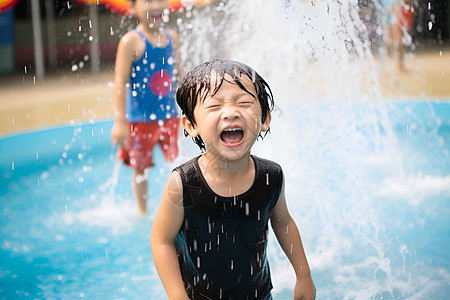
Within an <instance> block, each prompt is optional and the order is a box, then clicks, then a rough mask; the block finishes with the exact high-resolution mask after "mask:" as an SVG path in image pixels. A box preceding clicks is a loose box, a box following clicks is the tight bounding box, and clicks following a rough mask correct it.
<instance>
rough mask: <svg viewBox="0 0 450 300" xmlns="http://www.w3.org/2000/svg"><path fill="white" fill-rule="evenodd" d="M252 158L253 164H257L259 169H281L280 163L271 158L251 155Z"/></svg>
mask: <svg viewBox="0 0 450 300" xmlns="http://www.w3.org/2000/svg"><path fill="white" fill-rule="evenodd" d="M252 158H253V161H254V162H255V164H257V165H258V167H259V168H261V169H271V170H278V171H280V172H281V170H282V168H281V166H280V164H279V163H277V162H275V161H273V160H270V159H267V158H261V157H258V156H256V155H252Z"/></svg>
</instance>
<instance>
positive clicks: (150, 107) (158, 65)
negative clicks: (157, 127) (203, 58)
mask: <svg viewBox="0 0 450 300" xmlns="http://www.w3.org/2000/svg"><path fill="white" fill-rule="evenodd" d="M135 30H136V32H137V33H138V34H139V35H140V37H141V38H142V40H143V41H144V42H145V51H144V53H143V54H142V56H141V58H140V59H139V60H138V61H136V62H135V63H133V65H132V67H131V73H130V79H129V84H130V86H129V88H128V95H127V102H126V119H127V121H128V122H133V123H135V122H150V121H155V120H165V119H171V118H174V117H177V116H178V111H177V105H176V102H175V90H176V75H175V74H174V70H175V65H176V61H175V53H174V51H173V43H172V39H171V38H170V36H169V34H168V33H167V31H166V30H165V33H166V37H167V45H166V46H165V47H158V46H155V45H153V44H152V43H150V42H149V41H148V39H147V38H146V37H145V36H144V34H143V33H142V32H140V31H139V29H137V28H136V29H135Z"/></svg>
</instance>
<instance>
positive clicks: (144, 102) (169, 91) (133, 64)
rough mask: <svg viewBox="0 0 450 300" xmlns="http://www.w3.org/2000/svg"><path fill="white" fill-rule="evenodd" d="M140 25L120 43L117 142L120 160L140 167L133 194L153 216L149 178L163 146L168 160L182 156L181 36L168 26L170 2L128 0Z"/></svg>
mask: <svg viewBox="0 0 450 300" xmlns="http://www.w3.org/2000/svg"><path fill="white" fill-rule="evenodd" d="M127 3H128V7H129V12H130V13H131V14H132V15H133V16H135V17H136V18H137V19H138V21H139V23H138V26H137V27H136V28H135V29H134V30H131V31H129V32H128V33H126V34H125V35H124V36H123V37H122V38H121V39H120V41H119V45H118V48H117V54H116V64H115V73H114V115H115V122H114V125H113V128H112V132H111V141H112V143H113V144H119V146H120V147H119V151H118V158H119V159H121V160H123V162H124V163H125V164H126V165H128V166H130V167H131V168H133V169H134V174H133V183H132V184H133V192H134V194H135V197H136V199H137V202H138V207H139V211H140V212H141V213H142V214H146V212H147V178H146V174H145V173H144V170H146V169H148V168H150V167H152V166H153V161H152V152H153V148H154V146H155V145H156V144H157V143H158V144H159V145H160V146H161V149H162V152H163V153H164V156H165V158H166V159H167V160H168V161H173V160H174V159H175V158H176V157H177V155H178V146H177V139H178V126H179V118H178V112H177V108H176V103H175V90H176V76H177V73H178V74H180V70H179V69H177V66H179V57H178V55H177V48H178V36H177V34H176V33H175V32H174V31H172V30H168V29H165V28H164V26H163V14H164V11H167V9H168V5H169V4H168V0H151V1H149V0H133V1H132V0H128V1H127Z"/></svg>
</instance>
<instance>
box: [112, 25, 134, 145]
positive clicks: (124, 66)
mask: <svg viewBox="0 0 450 300" xmlns="http://www.w3.org/2000/svg"><path fill="white" fill-rule="evenodd" d="M134 48H135V47H134V42H133V40H132V36H131V35H130V34H129V33H128V34H126V35H124V37H123V38H122V39H120V41H119V45H118V46H117V53H116V61H115V67H114V89H113V103H114V119H115V122H114V125H113V128H112V131H111V142H112V144H119V145H121V146H123V147H127V146H128V144H127V141H128V131H129V129H128V122H127V120H126V117H125V102H126V94H127V87H126V84H127V83H128V80H129V77H130V72H131V65H132V63H133V57H134V55H135V50H134Z"/></svg>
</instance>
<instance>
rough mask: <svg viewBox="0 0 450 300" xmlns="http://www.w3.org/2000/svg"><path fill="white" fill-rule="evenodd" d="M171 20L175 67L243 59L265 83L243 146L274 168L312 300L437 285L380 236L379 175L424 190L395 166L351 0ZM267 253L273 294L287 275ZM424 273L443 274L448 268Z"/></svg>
mask: <svg viewBox="0 0 450 300" xmlns="http://www.w3.org/2000/svg"><path fill="white" fill-rule="evenodd" d="M189 16H192V17H191V18H189ZM178 25H179V29H180V32H181V33H180V36H181V40H182V43H181V44H182V49H181V50H182V57H183V58H185V59H184V62H185V63H186V65H187V66H188V68H187V69H190V68H191V67H192V66H194V65H197V64H198V63H200V62H202V61H205V60H208V59H211V58H214V57H228V58H231V59H235V60H239V61H242V62H245V63H247V64H248V65H250V66H252V67H253V68H254V69H255V70H257V72H258V73H260V74H261V75H262V76H263V77H264V78H265V79H266V80H267V81H268V83H269V85H270V86H271V88H272V90H273V92H274V98H275V104H276V108H275V110H274V112H273V115H272V124H271V129H272V134H271V135H269V137H268V138H267V139H266V140H265V141H264V142H259V143H257V144H256V145H255V148H254V153H255V154H257V155H260V156H262V157H267V158H271V159H273V160H275V161H277V162H279V163H280V164H281V165H282V166H283V169H284V172H285V174H286V193H287V195H286V196H287V201H288V205H289V208H290V211H291V214H292V215H293V217H294V219H295V220H296V222H297V225H298V226H299V229H300V231H301V233H302V237H303V242H304V244H305V250H306V253H307V256H308V258H309V262H310V265H311V267H312V272H313V277H314V279H315V281H316V286H317V287H318V291H319V292H318V295H319V298H320V299H322V298H323V299H367V298H374V299H393V298H394V299H395V298H399V297H410V298H411V299H420V297H421V296H420V295H423V293H426V292H424V291H430V289H432V288H430V287H429V286H430V285H434V286H436V285H439V284H442V283H436V282H433V280H432V279H429V280H425V281H424V278H423V277H424V276H421V275H411V273H416V272H417V268H418V266H417V265H414V264H410V265H408V266H407V265H406V261H407V260H408V261H409V260H410V259H411V252H412V249H409V247H408V246H407V245H406V244H405V243H403V242H401V241H396V240H394V241H393V240H391V239H390V238H388V237H387V232H386V231H387V230H388V229H387V228H388V225H387V224H386V223H384V222H386V216H385V215H384V214H386V215H387V214H392V212H389V211H387V210H385V209H384V208H385V207H386V206H387V205H388V202H387V201H388V200H386V198H385V197H386V194H389V193H390V194H391V195H392V194H394V193H393V192H395V187H392V186H391V188H389V186H387V187H386V183H387V182H391V183H392V182H393V181H392V179H394V178H405V177H406V178H412V179H411V180H412V181H414V179H417V181H415V183H414V184H406V186H408V187H409V188H411V187H412V186H414V185H424V186H425V187H424V189H425V190H427V191H428V192H429V191H430V188H429V184H427V183H426V180H425V178H424V176H422V175H421V174H412V175H411V174H406V171H405V169H404V165H407V164H408V163H409V162H408V161H405V155H404V154H402V153H401V151H400V150H399V149H398V141H397V138H396V136H395V133H394V130H393V125H392V124H391V121H390V113H391V112H390V108H389V107H388V106H387V105H386V103H383V102H382V101H380V100H382V99H381V96H380V91H379V86H378V80H377V75H376V66H375V59H374V57H373V55H372V53H371V50H370V45H369V41H368V35H367V32H366V28H365V25H364V23H363V22H362V21H361V20H360V17H359V14H358V1H357V0H344V1H334V0H324V1H284V2H283V1H271V0H261V1H251V0H239V1H234V0H233V1H232V0H230V1H224V2H222V3H220V4H218V5H217V6H210V7H207V8H204V9H198V10H195V9H194V10H192V12H191V11H190V14H189V15H188V19H187V20H186V21H185V23H183V22H178ZM434 179H435V180H433V179H431V180H432V181H433V183H432V184H431V185H438V186H439V187H438V192H437V193H444V195H447V196H448V194H447V192H445V191H446V190H447V189H446V188H445V183H446V182H447V181H448V178H447V177H445V178H440V177H438V178H434ZM411 180H410V182H411ZM397 182H398V179H397ZM394 183H395V181H394ZM394 183H393V184H394ZM397 186H398V185H397ZM385 189H387V190H388V191H386V190H385ZM383 190H384V191H383ZM380 191H383V192H380ZM425 193H426V192H425ZM403 196H404V195H403ZM400 198H401V196H400ZM388 199H389V198H388ZM406 199H408V198H406ZM396 200H398V199H396ZM406 201H407V203H408V201H409V200H406ZM397 205H401V204H399V203H395V204H393V207H396V206H397ZM407 205H411V207H414V205H415V203H414V200H411V202H409V203H408V204H407ZM390 209H393V208H392V207H391V208H390ZM411 209H413V208H411ZM394 210H395V209H394ZM393 218H394V219H395V213H394V217H393ZM269 257H270V258H271V267H272V273H273V276H272V277H273V281H274V286H275V290H274V291H275V293H281V295H284V294H283V292H282V290H283V289H292V287H293V285H294V280H295V276H294V273H293V271H292V270H291V269H292V268H291V267H290V266H289V263H288V262H287V260H286V259H285V257H284V254H283V253H282V251H281V250H280V248H279V247H278V246H277V245H276V242H275V239H274V237H273V236H272V238H271V244H270V245H269ZM405 269H407V270H408V271H409V272H411V273H410V274H407V273H405ZM428 271H429V270H428ZM424 272H425V273H426V272H427V271H424ZM422 274H423V273H422ZM436 277H438V278H440V279H438V280H437V282H440V281H441V280H444V281H445V278H448V277H449V273H448V271H444V270H442V273H441V274H440V275H436V276H435V278H436ZM432 282H433V283H432ZM447 288H448V285H447ZM288 296H289V295H287V297H288ZM415 297H418V298H415Z"/></svg>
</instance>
